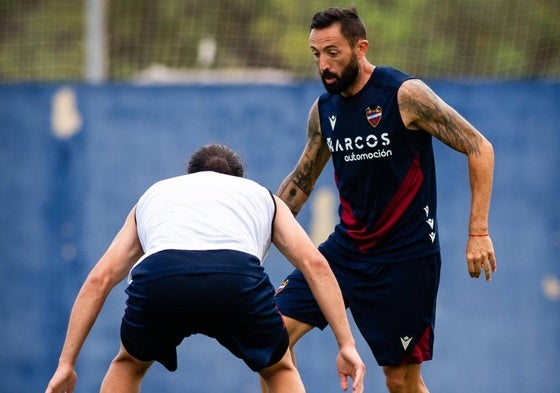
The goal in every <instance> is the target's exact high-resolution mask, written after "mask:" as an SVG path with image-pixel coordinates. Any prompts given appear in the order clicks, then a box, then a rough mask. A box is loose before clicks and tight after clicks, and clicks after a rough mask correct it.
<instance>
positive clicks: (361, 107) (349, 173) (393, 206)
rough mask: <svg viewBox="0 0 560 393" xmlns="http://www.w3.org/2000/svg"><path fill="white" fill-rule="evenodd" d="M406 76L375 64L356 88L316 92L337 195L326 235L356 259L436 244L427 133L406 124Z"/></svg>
mask: <svg viewBox="0 0 560 393" xmlns="http://www.w3.org/2000/svg"><path fill="white" fill-rule="evenodd" d="M411 78H412V77H411V76H409V75H406V74H404V73H402V72H400V71H398V70H395V69H392V68H388V67H376V68H375V70H374V72H373V74H372V76H371V78H370V80H369V81H368V83H367V84H366V85H365V87H364V88H363V89H362V90H361V91H360V92H358V93H357V94H355V95H354V96H351V97H342V96H341V95H339V94H330V93H325V94H323V95H322V96H321V97H320V98H319V102H318V106H319V117H320V122H321V131H322V134H323V138H324V140H325V142H326V143H327V145H328V147H329V149H330V151H331V154H332V162H333V165H334V177H335V182H336V187H337V188H338V191H339V197H340V206H339V209H338V211H339V216H340V222H339V224H338V225H337V226H336V227H335V230H334V232H333V233H332V234H331V236H330V237H329V239H328V240H327V242H329V243H331V244H332V245H333V246H335V247H338V248H339V249H340V251H341V252H342V253H345V254H347V255H349V256H351V257H352V258H353V259H354V260H356V261H364V262H381V263H386V262H398V261H404V260H409V259H413V258H418V257H420V256H424V255H430V254H433V253H436V252H438V251H439V242H438V234H437V223H436V179H435V163H434V155H433V149H432V137H431V135H429V134H428V133H426V132H423V131H413V130H408V129H406V128H405V126H404V124H403V121H402V118H401V115H400V112H399V106H398V101H397V92H398V89H399V87H400V86H401V84H402V83H403V82H404V81H406V80H408V79H411ZM333 242H334V243H333Z"/></svg>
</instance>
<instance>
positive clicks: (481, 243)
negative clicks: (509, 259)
mask: <svg viewBox="0 0 560 393" xmlns="http://www.w3.org/2000/svg"><path fill="white" fill-rule="evenodd" d="M467 268H468V270H469V275H470V276H471V277H473V278H479V277H480V274H481V273H482V271H483V270H484V274H485V277H486V281H490V280H491V279H492V273H493V272H495V271H496V256H495V254H494V245H493V244H492V239H491V238H490V236H469V240H468V241H467Z"/></svg>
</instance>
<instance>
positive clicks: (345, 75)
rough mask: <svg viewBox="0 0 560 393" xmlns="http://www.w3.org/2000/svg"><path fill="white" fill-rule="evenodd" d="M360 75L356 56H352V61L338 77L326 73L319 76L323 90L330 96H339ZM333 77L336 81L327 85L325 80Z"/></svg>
mask: <svg viewBox="0 0 560 393" xmlns="http://www.w3.org/2000/svg"><path fill="white" fill-rule="evenodd" d="M359 73H360V66H359V64H358V59H357V58H356V56H352V60H350V64H348V67H346V68H345V69H344V70H343V71H342V74H341V75H340V77H338V76H336V75H334V74H331V73H330V72H328V71H325V72H324V73H323V75H321V81H322V82H323V86H325V90H327V91H328V92H329V93H331V94H340V93H341V92H343V91H344V90H346V89H348V88H349V87H350V86H352V84H354V82H355V81H356V78H357V77H358V74H359ZM329 77H335V78H336V81H335V82H334V83H333V84H330V85H329V84H327V83H326V82H325V78H329Z"/></svg>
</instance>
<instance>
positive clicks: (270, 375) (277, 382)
mask: <svg viewBox="0 0 560 393" xmlns="http://www.w3.org/2000/svg"><path fill="white" fill-rule="evenodd" d="M259 374H260V376H261V386H263V387H265V388H266V389H267V390H266V391H267V392H269V393H305V388H304V386H303V382H302V381H301V377H300V375H299V373H298V371H297V369H296V366H295V365H294V364H293V363H292V358H291V356H290V351H286V353H285V354H284V357H283V358H282V359H280V361H279V362H278V363H276V364H274V365H272V366H269V367H267V368H265V369H263V370H261V371H259Z"/></svg>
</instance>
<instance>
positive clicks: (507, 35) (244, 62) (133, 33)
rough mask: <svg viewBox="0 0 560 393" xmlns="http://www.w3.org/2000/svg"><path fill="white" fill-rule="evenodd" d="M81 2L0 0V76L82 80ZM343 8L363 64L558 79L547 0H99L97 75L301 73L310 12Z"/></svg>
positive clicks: (559, 44) (433, 73)
mask: <svg viewBox="0 0 560 393" xmlns="http://www.w3.org/2000/svg"><path fill="white" fill-rule="evenodd" d="M85 1H86V0H2V1H0V81H21V80H32V81H33V80H38V81H49V80H80V79H83V69H84V58H85V56H84V50H85V49H84V45H85V37H84V34H85V33H84V32H85V17H84V4H85ZM334 3H337V2H334ZM351 3H352V4H354V5H356V6H357V8H358V11H359V13H360V15H361V17H362V19H363V20H364V22H365V23H366V26H367V29H368V40H369V41H370V51H369V54H368V58H369V59H370V61H372V62H373V63H374V64H386V65H393V66H395V67H398V68H401V69H403V70H405V71H407V72H410V73H413V74H417V75H420V76H425V77H440V78H441V77H442V78H463V77H500V78H519V77H554V78H557V77H558V76H559V75H560V34H559V30H558V22H557V15H558V14H559V12H560V2H559V1H558V0H535V1H533V2H531V3H528V2H526V1H525V0H453V1H445V0H432V1H428V0H394V1H392V0H374V1H372V0H355V1H353V2H342V3H341V2H338V4H333V2H332V1H324V0H308V1H303V2H302V1H299V0H206V1H199V0H175V1H172V0H166V1H156V0H105V15H106V20H105V26H106V34H105V36H106V56H107V59H108V60H107V73H108V78H109V79H110V80H127V79H131V78H132V77H134V75H136V74H138V73H139V72H141V71H143V70H145V69H147V68H149V67H151V66H153V65H155V64H161V65H164V66H165V67H168V68H171V69H180V70H193V69H201V68H210V69H224V68H241V69H252V68H277V69H282V70H287V71H291V72H292V73H294V75H297V76H299V77H302V78H308V77H312V76H314V75H316V72H317V71H316V69H315V67H314V64H313V62H312V59H311V55H310V52H309V48H308V45H309V44H308V41H307V40H308V34H309V27H308V26H309V22H310V19H311V16H312V15H313V13H314V12H316V11H318V10H321V9H324V8H326V7H329V6H333V5H338V6H346V5H348V4H351ZM205 39H210V40H211V41H212V42H215V48H216V55H215V58H213V59H211V61H210V62H209V63H208V64H202V63H201V61H200V59H199V46H200V44H201V42H203V40H205Z"/></svg>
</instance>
